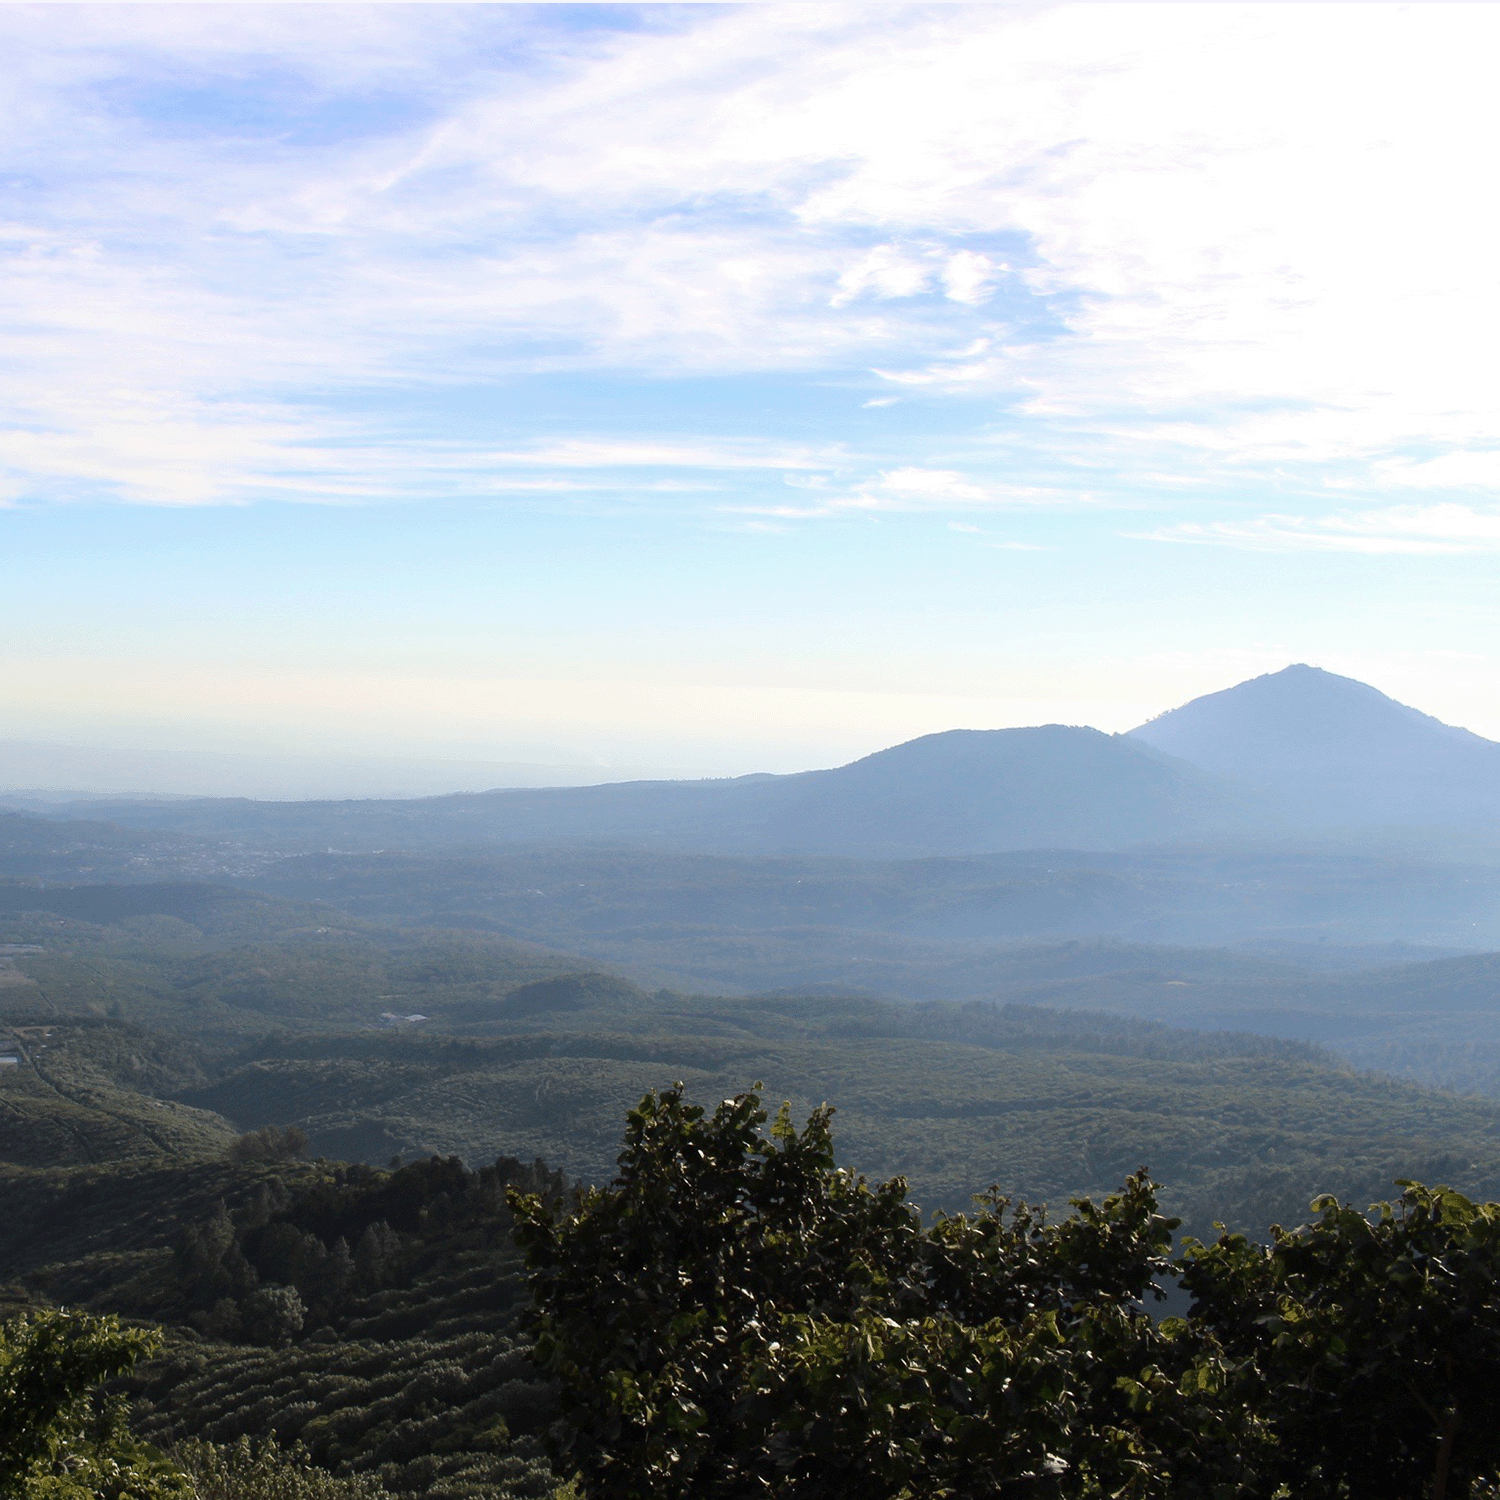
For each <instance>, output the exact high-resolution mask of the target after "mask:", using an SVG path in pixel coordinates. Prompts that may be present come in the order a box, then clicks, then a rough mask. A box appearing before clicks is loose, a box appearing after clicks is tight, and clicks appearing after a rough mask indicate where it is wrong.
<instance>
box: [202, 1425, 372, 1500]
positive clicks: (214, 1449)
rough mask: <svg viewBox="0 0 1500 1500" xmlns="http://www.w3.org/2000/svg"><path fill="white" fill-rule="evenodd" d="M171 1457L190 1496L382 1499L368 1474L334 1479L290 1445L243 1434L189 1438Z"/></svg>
mask: <svg viewBox="0 0 1500 1500" xmlns="http://www.w3.org/2000/svg"><path fill="white" fill-rule="evenodd" d="M172 1458H173V1459H174V1460H175V1462H176V1463H177V1465H178V1467H179V1468H181V1469H182V1471H183V1472H184V1473H185V1474H186V1475H187V1476H188V1478H189V1480H190V1481H191V1482H192V1486H193V1495H194V1500H385V1493H386V1492H385V1491H384V1490H383V1489H381V1487H380V1485H379V1484H378V1483H377V1482H376V1481H375V1480H374V1479H372V1478H371V1477H370V1476H369V1475H365V1474H361V1475H357V1476H353V1477H348V1478H342V1479H341V1478H336V1477H335V1476H334V1475H332V1474H330V1473H328V1472H327V1470H325V1469H319V1468H317V1467H316V1466H315V1465H314V1464H313V1463H312V1461H311V1460H310V1459H309V1458H308V1456H307V1452H306V1450H305V1449H304V1448H302V1447H300V1446H299V1445H295V1444H294V1445H293V1447H292V1448H291V1449H290V1450H283V1449H281V1448H278V1447H277V1445H276V1444H275V1443H274V1442H271V1441H262V1442H259V1443H256V1442H252V1441H251V1440H250V1439H249V1438H248V1437H245V1438H241V1439H240V1440H239V1442H237V1443H234V1444H229V1445H218V1444H214V1443H204V1442H199V1441H196V1440H189V1441H187V1442H183V1443H179V1444H177V1446H176V1447H175V1448H173V1450H172Z"/></svg>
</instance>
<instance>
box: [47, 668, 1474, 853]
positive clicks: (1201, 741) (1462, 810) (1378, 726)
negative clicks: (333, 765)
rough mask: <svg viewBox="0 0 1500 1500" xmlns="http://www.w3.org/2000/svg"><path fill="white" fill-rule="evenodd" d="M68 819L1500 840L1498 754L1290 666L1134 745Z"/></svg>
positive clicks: (1026, 743)
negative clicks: (1452, 832)
mask: <svg viewBox="0 0 1500 1500" xmlns="http://www.w3.org/2000/svg"><path fill="white" fill-rule="evenodd" d="M58 813H59V815H61V816H73V817H88V818H91V819H97V820H102V821H111V822H115V823H118V824H123V825H126V826H129V827H135V828H141V829H156V830H162V831H170V832H175V833H183V834H189V835H195V836H198V837H210V838H219V839H232V840H236V841H240V842H244V843H247V844H251V845H255V846H260V847H275V848H279V849H282V850H293V849H309V850H313V849H316V850H323V849H330V848H331V849H340V850H378V849H434V848H455V847H461V846H464V845H473V846H494V845H497V844H498V845H509V846H543V845H555V844H568V845H573V846H579V845H593V846H614V847H634V848H647V849H658V850H671V851H701V852H717V853H736V854H765V855H776V854H782V855H808V854H821V855H845V856H850V857H861V858H911V857H923V856H939V855H957V854H980V853H993V852H1000V851H1006V850H1017V849H1049V848H1050V849H1099V850H1108V849H1120V848H1126V847H1130V846H1134V845H1141V844H1170V843H1182V842H1198V843H1203V842H1209V843H1212V842H1221V841H1232V842H1242V841H1244V840H1247V839H1250V840H1257V841H1259V840H1272V841H1285V840H1286V839H1288V838H1298V837H1302V836H1306V835H1318V836H1330V835H1341V836H1345V837H1349V836H1359V835H1362V834H1363V835H1368V834H1381V833H1385V834H1389V833H1390V832H1392V831H1401V830H1405V831H1408V832H1410V831H1412V830H1426V831H1429V832H1432V833H1441V832H1442V831H1444V830H1447V829H1462V830H1463V831H1464V834H1465V836H1466V837H1468V838H1469V839H1471V840H1472V839H1473V838H1476V837H1478V838H1481V839H1487V838H1491V837H1492V836H1494V835H1495V834H1496V833H1497V832H1500V745H1497V744H1495V743H1493V742H1491V741H1489V740H1485V739H1481V738H1480V737H1479V736H1478V735H1474V734H1470V733H1469V732H1468V731H1467V730H1462V729H1455V728H1452V727H1451V726H1449V725H1446V724H1442V723H1440V722H1439V721H1438V720H1436V719H1433V718H1429V717H1428V716H1427V715H1425V714H1421V713H1418V712H1417V711H1416V710H1415V709H1411V708H1407V707H1405V706H1404V705H1402V704H1400V703H1397V702H1395V701H1394V700H1393V699H1390V698H1387V697H1386V696H1385V695H1384V694H1383V693H1380V692H1377V691H1376V690H1375V689H1374V688H1371V687H1368V686H1366V685H1365V684H1364V683H1360V682H1355V681H1353V680H1352V679H1350V678H1347V677H1339V676H1336V675H1334V674H1333V673H1330V672H1324V671H1320V670H1319V669H1317V668H1315V667H1308V666H1292V667H1287V668H1286V669H1285V670H1284V671H1281V672H1275V673H1271V674H1269V675H1267V676H1264V677H1257V678H1255V679H1253V680H1251V681H1249V682H1243V683H1240V684H1239V685H1238V686H1237V687H1233V688H1230V689H1228V690H1227V691H1225V692H1221V693H1212V694H1209V695H1208V696H1206V697H1202V698H1197V699H1194V700H1193V701H1192V702H1191V703H1188V704H1185V705H1183V706H1182V707H1181V708H1177V709H1173V710H1172V711H1171V712H1170V713H1166V714H1163V715H1162V716H1161V717H1160V718H1157V719H1153V720H1152V721H1151V722H1150V723H1148V724H1143V725H1141V726H1140V727H1139V728H1137V729H1134V730H1132V731H1130V732H1129V733H1128V734H1123V735H1108V734H1102V733H1100V732H1099V731H1098V730H1095V729H1087V728H1075V727H1069V726H1064V725H1058V724H1051V725H1046V726H1043V727H1040V728H1035V729H998V730H950V731H948V732H947V733H943V734H932V735H926V736H924V737H923V738H921V739H916V740H911V741H909V742H908V743H906V744H903V745H897V746H895V747H893V748H891V749H889V750H882V751H879V752H877V753H876V754H874V755H869V756H866V757H864V758H863V759H861V760H857V761H854V762H852V763H851V764H849V765H846V766H840V767H838V768H836V769H833V770H826V771H807V772H802V773H800V774H797V775H790V776H770V775H766V776H746V777H739V778H736V779H733V780H724V781H642V782H624V783H614V784H608V785H603V786H593V787H556V788H547V789H539V790H538V789H517V790H505V791H494V792H485V793H479V794H475V795H466V796H448V797H431V798H422V799H415V800H406V801H380V800H369V801H342V802H328V801H321V802H254V801H249V800H243V799H233V800H190V801H176V802H165V803H164V802H150V803H145V802H105V801H99V800H94V801H90V802H89V803H88V804H87V805H86V806H81V807H79V808H76V809H68V808H63V809H59V810H58Z"/></svg>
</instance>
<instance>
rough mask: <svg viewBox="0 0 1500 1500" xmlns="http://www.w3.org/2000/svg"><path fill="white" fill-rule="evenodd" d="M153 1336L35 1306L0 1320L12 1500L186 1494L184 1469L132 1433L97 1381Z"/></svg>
mask: <svg viewBox="0 0 1500 1500" xmlns="http://www.w3.org/2000/svg"><path fill="white" fill-rule="evenodd" d="M157 1342H158V1340H157V1339H156V1338H155V1337H154V1336H153V1335H151V1334H149V1333H143V1332H140V1331H137V1330H134V1329H126V1328H122V1327H121V1326H120V1323H119V1320H118V1319H116V1318H113V1317H106V1318H91V1317H80V1316H69V1315H66V1314H63V1313H56V1312H33V1313H29V1314H27V1315H24V1316H22V1317H19V1318H15V1319H12V1320H11V1321H9V1322H7V1323H6V1324H4V1325H3V1326H0V1494H4V1495H6V1496H15V1497H18V1500H191V1490H190V1489H189V1487H188V1485H187V1483H186V1481H185V1480H184V1479H183V1478H182V1476H181V1475H180V1474H179V1473H178V1472H177V1471H176V1470H175V1469H174V1468H173V1467H172V1466H171V1465H170V1464H168V1463H167V1462H166V1461H165V1460H163V1459H162V1458H161V1456H160V1455H159V1454H156V1453H155V1452H153V1451H152V1450H150V1449H148V1448H145V1447H143V1446H142V1445H141V1444H139V1443H138V1442H136V1441H135V1440H134V1439H133V1438H131V1437H130V1435H129V1433H128V1432H127V1430H126V1428H125V1424H124V1413H123V1410H122V1409H121V1407H120V1405H119V1404H118V1403H117V1402H108V1401H106V1402H102V1403H95V1402H94V1401H93V1400H92V1397H93V1395H94V1388H95V1387H96V1386H98V1385H99V1383H100V1382H101V1381H104V1380H108V1379H109V1378H110V1377H112V1376H117V1375H120V1374H123V1373H124V1372H125V1371H127V1370H129V1369H130V1368H131V1366H132V1365H134V1364H135V1362H136V1360H137V1359H138V1358H139V1357H140V1356H141V1355H142V1354H145V1353H148V1352H150V1350H152V1349H153V1348H154V1347H155V1346H156V1344H157Z"/></svg>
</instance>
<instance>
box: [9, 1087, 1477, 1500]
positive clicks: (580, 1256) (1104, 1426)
mask: <svg viewBox="0 0 1500 1500" xmlns="http://www.w3.org/2000/svg"><path fill="white" fill-rule="evenodd" d="M300 1145H301V1142H300V1141H299V1140H298V1139H297V1138H296V1137H295V1136H291V1135H289V1134H288V1133H285V1132H277V1131H264V1132H260V1133H258V1134H256V1135H255V1136H253V1137H243V1138H240V1139H239V1140H238V1141H237V1142H236V1148H235V1149H234V1150H232V1151H231V1152H229V1153H228V1154H227V1156H226V1158H225V1159H222V1160H218V1161H209V1160H200V1161H197V1162H194V1163H190V1164H189V1163H184V1164H181V1165H175V1166H164V1165H161V1164H151V1165H141V1166H137V1167H133V1168H124V1169H121V1170H118V1171H116V1172H114V1173H111V1174H107V1175H100V1174H94V1176H93V1178H92V1180H90V1178H89V1177H87V1176H85V1175H83V1174H82V1173H81V1172H80V1171H79V1170H78V1169H74V1171H72V1172H58V1171H55V1170H54V1171H51V1172H40V1171H36V1170H32V1171H30V1172H16V1173H14V1174H13V1175H12V1177H11V1178H10V1179H9V1180H8V1181H7V1184H6V1200H7V1203H8V1204H10V1203H14V1205H15V1209H16V1213H17V1215H18V1223H17V1228H18V1229H20V1230H21V1233H18V1234H12V1235H10V1236H8V1237H7V1254H8V1257H9V1259H8V1260H7V1263H6V1265H5V1267H4V1272H5V1274H7V1275H9V1276H10V1277H11V1278H12V1280H11V1282H10V1284H9V1288H8V1291H7V1297H8V1299H9V1300H10V1302H11V1308H12V1316H11V1317H10V1318H9V1319H8V1320H7V1321H6V1322H5V1323H4V1324H3V1326H0V1439H3V1441H0V1483H3V1484H4V1486H5V1493H7V1494H16V1495H18V1496H24V1497H27V1500H42V1497H43V1496H48V1497H76V1500H86V1497H92V1496H111V1497H119V1500H126V1497H127V1496H128V1497H131V1500H193V1497H197V1500H325V1497H326V1500H338V1497H349V1500H355V1497H360V1500H376V1497H379V1496H381V1495H389V1496H413V1497H415V1496H442V1497H453V1500H460V1497H472V1500H502V1497H517V1500H519V1497H527V1500H532V1497H535V1500H544V1497H560V1496H562V1495H563V1494H565V1493H567V1494H572V1495H574V1496H576V1497H593V1500H647V1497H652V1500H656V1497H670V1496H682V1497H684V1500H686V1497H689V1496H692V1497H698V1496H709V1497H723V1500H730V1497H736V1500H737V1497H741V1496H744V1497H747V1500H748V1497H750V1496H754V1495H762V1494H766V1493H775V1494H778V1495H788V1496H801V1495H806V1496H810V1497H812V1496H816V1497H822V1496H830V1495H831V1496H835V1497H838V1496H849V1497H854V1496H856V1495H857V1496H860V1497H865V1500H870V1497H888V1500H915V1497H917V1496H927V1495H948V1496H953V1497H962V1500H969V1497H972V1500H988V1497H995V1500H1002V1497H1011V1496H1026V1497H1042V1496H1045V1497H1054V1500H1104V1497H1106V1496H1114V1497H1119V1496H1139V1497H1143V1500H1145V1497H1161V1500H1211V1497H1240V1500H1277V1497H1282V1500H1289V1497H1302V1496H1308V1497H1319V1500H1321V1497H1328V1500H1354V1497H1361V1496H1365V1495H1369V1494H1374V1493H1380V1494H1385V1495H1391V1496H1395V1497H1409V1500H1418V1497H1422V1500H1428V1497H1430V1500H1449V1497H1459V1496H1464V1497H1469V1500H1480V1497H1491V1496H1492V1495H1493V1494H1494V1493H1495V1492H1496V1484H1497V1481H1500V1439H1497V1437H1496V1432H1497V1430H1500V1429H1497V1425H1496V1418H1497V1417H1500V1359H1497V1356H1496V1352H1495V1351H1496V1348H1497V1347H1500V1291H1497V1288H1500V1204H1476V1203H1474V1202H1472V1201H1471V1200H1470V1199H1469V1198H1467V1197H1465V1196H1463V1195H1461V1194H1459V1193H1457V1192H1455V1191H1453V1190H1451V1189H1448V1188H1437V1189H1432V1190H1429V1189H1427V1188H1424V1187H1421V1186H1419V1185H1417V1184H1414V1183H1406V1184H1398V1185H1396V1186H1397V1188H1398V1192H1399V1196H1398V1197H1397V1198H1396V1199H1395V1201H1394V1202H1393V1203H1386V1204H1383V1205H1379V1206H1377V1208H1376V1209H1374V1210H1372V1211H1371V1212H1370V1213H1369V1214H1365V1213H1363V1212H1359V1211H1356V1210H1355V1209H1354V1208H1351V1207H1347V1206H1345V1205H1342V1204H1340V1203H1339V1202H1338V1200H1336V1199H1333V1198H1326V1199H1322V1200H1319V1201H1318V1202H1316V1203H1314V1204H1313V1205H1312V1217H1311V1218H1310V1220H1308V1221H1307V1222H1305V1223H1302V1224H1301V1225H1300V1226H1299V1227H1294V1228H1290V1229H1282V1228H1279V1227H1275V1226H1273V1227H1271V1229H1270V1231H1269V1236H1268V1239H1267V1240H1266V1241H1265V1242H1260V1241H1257V1240H1253V1239H1250V1238H1247V1237H1245V1236H1242V1235H1237V1234H1230V1233H1220V1234H1217V1235H1215V1236H1213V1237H1211V1238H1210V1239H1209V1240H1208V1241H1206V1242H1200V1241H1196V1240H1193V1239H1190V1238H1189V1239H1183V1238H1181V1237H1180V1236H1179V1235H1177V1234H1175V1233H1174V1232H1175V1231H1177V1229H1178V1224H1177V1221H1176V1220H1174V1219H1172V1218H1169V1217H1167V1216H1165V1215H1163V1214H1162V1213H1161V1212H1160V1209H1159V1206H1158V1197H1157V1190H1156V1187H1155V1185H1154V1184H1153V1183H1152V1182H1151V1181H1150V1179H1149V1178H1147V1177H1146V1175H1145V1174H1144V1173H1137V1174H1133V1175H1132V1176H1130V1177H1129V1178H1128V1179H1127V1180H1126V1181H1125V1183H1124V1185H1123V1187H1122V1188H1120V1189H1119V1190H1118V1191H1116V1192H1114V1193H1112V1194H1109V1195H1107V1196H1105V1197H1104V1198H1103V1200H1102V1201H1097V1202H1096V1201H1091V1200H1088V1199H1079V1200H1075V1201H1074V1202H1073V1204H1072V1205H1071V1208H1070V1210H1069V1211H1066V1212H1060V1213H1059V1212H1054V1213H1052V1214H1048V1213H1047V1212H1046V1211H1045V1210H1041V1209H1037V1208H1032V1207H1029V1206H1027V1205H1026V1204H1024V1203H1018V1202H1012V1201H1011V1200H1009V1199H1007V1198H1005V1197H1003V1196H1000V1195H996V1194H993V1193H992V1194H984V1195H981V1196H980V1197H979V1198H978V1199H977V1200H976V1202H975V1204H974V1205H973V1206H972V1207H971V1209H970V1211H969V1212H968V1213H965V1214H958V1215H951V1216H949V1215H938V1216H937V1217H936V1218H929V1217H927V1216H924V1215H923V1214H922V1213H921V1212H920V1211H919V1210H918V1209H917V1208H915V1207H914V1206H913V1205H912V1204H911V1203H910V1202H909V1201H908V1196H907V1186H906V1184H905V1182H904V1181H902V1180H901V1179H899V1178H898V1179H894V1180H892V1181H888V1182H883V1183H875V1184H871V1183H869V1182H868V1181H867V1180H866V1179H864V1178H862V1177H856V1176H854V1175H852V1174H850V1173H849V1172H847V1171H844V1170H841V1169H840V1168H839V1167H838V1165H837V1163H836V1160H835V1156H834V1150H833V1137H832V1111H831V1110H829V1109H827V1108H823V1109H819V1110H815V1111H814V1112H813V1114H812V1115H811V1117H810V1118H809V1119H808V1120H807V1122H806V1124H805V1125H803V1126H801V1127H800V1128H799V1127H798V1126H797V1125H796V1123H795V1121H794V1119H793V1116H792V1114H791V1111H790V1109H789V1108H787V1107H783V1108H782V1110H781V1111H780V1113H779V1114H778V1115H777V1117H776V1118H775V1119H774V1121H768V1117H767V1112H766V1110H765V1108H764V1107H763V1105H762V1102H761V1098H760V1096H759V1094H757V1093H754V1092H751V1093H746V1094H741V1095H738V1096H736V1097H734V1098H731V1099H728V1100H725V1101H724V1102H723V1103H721V1104H720V1105H718V1106H717V1107H716V1108H715V1109H713V1110H708V1109H705V1108H704V1107H702V1106H696V1105H693V1104H692V1103H690V1102H689V1101H688V1100H687V1099H686V1098H685V1096H684V1095H683V1094H682V1093H681V1091H679V1090H675V1089H674V1090H668V1091H666V1092H663V1093H653V1094H649V1095H647V1096H646V1097H645V1098H644V1099H643V1100H642V1101H641V1102H640V1104H639V1105H638V1106H637V1107H636V1109H634V1110H633V1111H631V1112H630V1113H629V1115H628V1118H627V1120H626V1129H625V1140H624V1149H623V1151H622V1153H621V1155H620V1158H619V1162H618V1174H617V1176H616V1178H615V1180H614V1181H613V1183H612V1184H611V1185H610V1186H608V1187H606V1188H603V1189H590V1190H584V1191H580V1190H578V1189H576V1188H572V1187H570V1186H569V1185H568V1184H567V1183H566V1182H565V1181H564V1180H563V1179H562V1177H561V1176H560V1175H559V1174H556V1173H553V1172H549V1171H548V1170H547V1169H545V1168H544V1167H542V1166H541V1164H540V1163H535V1164H531V1165H526V1164H523V1163H521V1162H519V1161H516V1160H514V1159H502V1160H500V1161H497V1162H496V1163H494V1164H493V1165H491V1166H488V1167H484V1168H481V1169H479V1170H477V1171H471V1170H469V1169H468V1168H466V1167H465V1166H464V1165H463V1164H462V1163H461V1162H459V1161H457V1160H455V1159H449V1160H443V1159H440V1158H432V1159H430V1160H427V1161H424V1162H419V1163H412V1164H409V1165H407V1166H404V1167H399V1168H390V1169H386V1170H379V1169H374V1168H369V1167H360V1166H338V1165H334V1164H330V1163H324V1162H304V1161H298V1160H296V1159H295V1157H296V1152H297V1150H298V1149H299V1148H300ZM174 1221H175V1222H174ZM78 1252H82V1253H78ZM49 1256H59V1257H62V1258H61V1259H59V1260H56V1261H52V1262H49V1261H48V1260H47V1257H49ZM59 1297H64V1298H66V1300H67V1303H68V1306H69V1308H70V1309H72V1310H71V1311H69V1312H65V1313H60V1312H56V1311H53V1310H52V1307H53V1304H54V1299H57V1298H59ZM1163 1302H1170V1303H1171V1304H1173V1305H1172V1307H1171V1308H1170V1315H1167V1316H1163V1313H1162V1311H1161V1310H1160V1304H1162V1303H1163ZM121 1315H123V1317H124V1318H125V1320H126V1321H124V1322H122V1321H121ZM159 1329H160V1331H158V1330H159Z"/></svg>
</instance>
